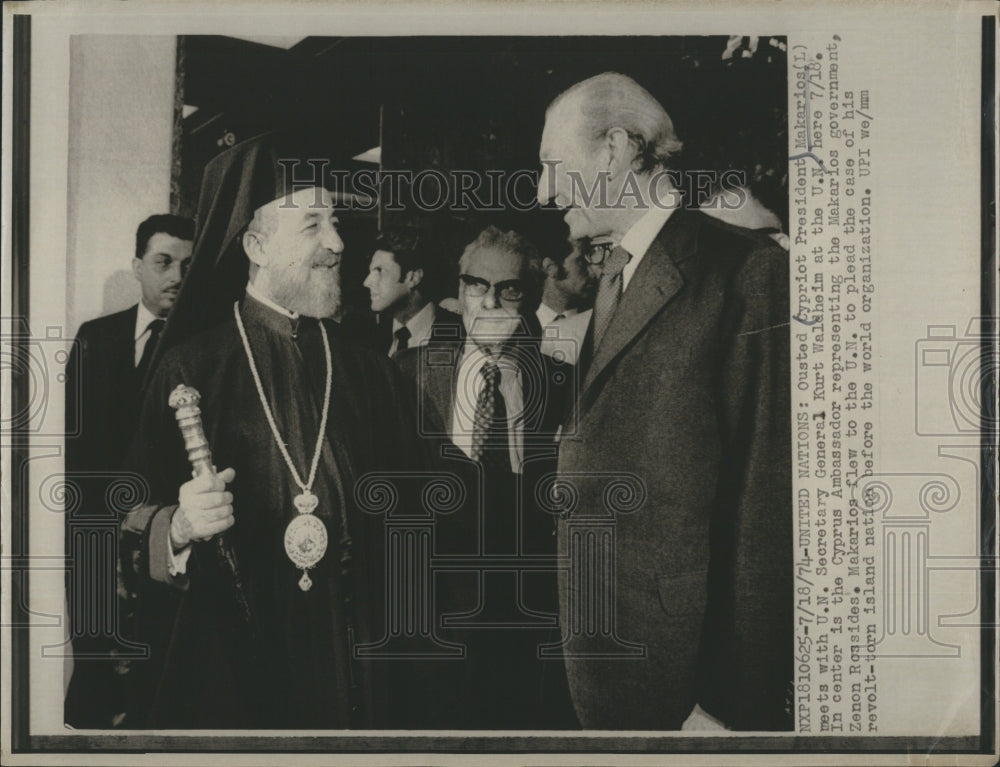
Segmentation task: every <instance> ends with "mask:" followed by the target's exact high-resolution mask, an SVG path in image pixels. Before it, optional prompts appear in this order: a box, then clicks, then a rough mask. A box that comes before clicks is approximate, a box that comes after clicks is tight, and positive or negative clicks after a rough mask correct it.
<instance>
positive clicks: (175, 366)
mask: <svg viewBox="0 0 1000 767" xmlns="http://www.w3.org/2000/svg"><path fill="white" fill-rule="evenodd" d="M240 312H241V317H242V319H243V322H244V325H245V327H246V331H247V336H248V339H249V343H250V347H251V349H252V351H253V355H254V360H255V362H256V365H257V368H258V371H259V373H260V377H261V382H262V384H263V388H264V392H265V394H266V396H267V400H268V403H269V404H270V406H271V408H272V412H273V415H274V419H275V422H276V424H277V427H278V431H279V433H280V434H281V435H282V437H283V438H284V439H285V440H286V445H287V449H288V452H289V454H290V456H291V458H292V461H293V462H294V464H295V466H296V468H297V470H298V471H299V474H300V476H302V477H307V476H308V467H309V462H310V460H311V459H312V455H313V450H314V448H315V445H316V437H317V430H318V425H319V423H320V414H321V408H322V402H323V393H324V387H325V382H326V363H325V355H324V351H323V340H322V337H321V335H320V330H319V322H320V321H319V320H314V319H311V318H307V317H298V318H297V319H292V318H290V317H289V316H286V315H284V314H282V313H279V312H278V311H276V310H275V309H272V308H270V307H268V306H267V305H265V304H264V303H262V302H260V301H258V300H256V299H255V298H253V297H251V296H249V295H248V296H246V297H245V298H244V299H243V301H242V303H241V306H240ZM323 322H324V324H325V326H326V328H327V334H328V337H329V342H330V347H331V354H332V361H333V384H332V387H331V400H330V410H329V422H328V425H327V429H326V435H325V437H324V440H323V443H322V453H321V457H320V463H319V468H318V471H317V473H316V481H315V484H314V485H313V487H312V491H313V493H314V494H315V495H316V496H317V497H318V498H319V506H318V508H317V509H316V511H315V515H316V516H317V517H318V518H319V519H320V520H322V522H323V524H324V525H325V527H326V529H327V532H328V541H329V542H328V549H327V551H326V554H325V556H324V557H323V558H322V560H321V561H320V562H319V564H317V565H316V567H315V568H313V569H312V570H310V577H311V580H312V582H313V585H312V586H311V588H310V589H309V590H308V591H303V590H302V589H301V588H300V586H299V579H300V576H301V571H300V570H298V569H297V568H296V567H295V565H294V564H293V563H292V562H291V561H290V560H289V558H288V556H287V555H286V553H285V549H284V542H283V541H284V532H285V527H286V526H287V525H288V523H289V522H290V521H291V520H292V519H293V518H294V517H295V516H297V511H296V509H295V507H294V505H293V503H292V499H293V498H294V497H295V496H296V495H297V494H298V493H299V492H300V489H299V487H298V486H297V485H296V484H295V482H294V480H293V479H292V477H291V473H290V472H289V469H288V467H287V466H286V464H285V461H284V459H283V457H282V456H281V454H280V452H279V449H278V447H277V445H276V443H275V439H274V437H273V436H272V433H271V430H270V428H269V426H268V424H267V421H266V419H265V414H264V409H263V407H262V405H261V402H260V398H259V396H258V393H257V391H256V388H255V384H254V381H253V378H252V375H251V371H250V366H249V363H248V360H247V355H246V352H245V350H244V348H243V344H242V341H241V339H240V337H239V334H238V330H237V327H236V322H235V319H234V320H231V321H229V322H225V323H223V324H222V325H220V326H218V327H216V328H214V329H212V330H210V331H207V332H205V333H203V334H201V335H199V336H196V337H195V338H194V339H191V340H190V341H188V342H186V343H183V344H181V345H179V346H177V347H175V348H173V349H171V350H170V351H169V352H167V354H166V356H165V357H164V359H163V360H162V362H161V364H160V365H159V369H158V371H157V373H156V375H155V376H154V378H153V380H152V382H151V385H150V389H149V392H148V394H147V397H146V403H145V408H144V410H143V413H142V416H141V419H140V426H139V431H138V433H139V435H140V436H139V439H138V441H137V443H136V445H135V459H136V468H137V470H138V471H139V472H140V473H142V474H143V475H144V476H145V477H146V478H147V479H148V481H149V483H150V491H151V498H152V501H153V502H152V503H151V504H149V505H147V506H145V507H142V508H140V509H138V510H137V511H135V512H133V513H132V515H131V518H130V520H128V522H127V523H126V526H125V531H126V539H128V538H129V537H131V538H132V541H133V545H134V546H135V547H136V549H137V551H138V552H139V556H138V567H137V575H138V578H139V584H138V593H139V597H138V602H139V609H138V610H137V621H138V623H137V629H136V630H137V632H138V633H139V634H140V638H144V639H146V640H147V641H150V642H151V650H152V653H151V658H150V659H149V661H148V667H147V668H146V674H145V680H144V683H140V686H139V688H138V689H137V695H141V696H142V697H144V698H146V700H136V701H135V708H136V709H138V710H140V711H142V712H143V714H144V716H142V717H141V718H140V720H139V722H138V724H139V726H142V724H143V722H144V724H145V725H146V726H149V727H156V728H174V727H178V728H188V727H198V728H202V727H220V728H240V727H248V728H279V727H288V728H343V727H366V728H367V727H397V726H399V727H415V726H445V725H446V724H447V725H450V726H455V724H456V722H455V721H454V720H453V719H451V718H450V716H449V714H447V713H444V714H442V711H441V709H437V710H436V711H435V705H436V703H438V702H441V701H443V697H442V696H445V697H446V695H447V690H439V691H438V692H440V695H439V694H437V693H436V692H435V689H436V688H437V687H438V686H441V685H445V686H447V683H446V680H445V677H443V676H441V675H439V674H433V673H431V668H430V667H429V664H426V663H424V664H409V665H408V664H405V663H401V662H400V661H399V660H383V661H379V660H366V661H356V660H351V651H350V648H351V646H352V645H353V644H354V643H366V642H375V641H377V640H379V639H380V638H381V637H382V636H383V635H384V632H385V629H386V626H385V625H384V624H385V620H384V613H385V609H384V608H385V605H384V598H383V593H384V575H383V572H384V569H383V556H382V552H383V551H384V546H385V524H384V519H383V518H381V517H379V516H376V515H372V514H366V513H362V512H360V511H359V510H358V509H357V507H356V505H355V502H354V495H353V494H354V487H355V482H356V480H357V479H358V478H359V477H361V476H363V475H364V474H365V473H366V472H369V471H376V470H385V469H390V468H391V469H400V470H406V469H415V468H420V463H421V460H422V456H424V455H425V449H424V448H423V447H421V442H420V441H418V440H417V439H416V429H415V424H414V419H413V417H412V415H411V414H410V411H412V408H409V407H404V402H405V403H407V404H409V403H410V402H412V400H411V399H410V397H411V396H412V394H410V393H408V392H407V389H406V384H405V383H404V382H403V381H402V379H401V378H400V377H399V375H398V374H397V373H396V372H395V369H394V368H393V367H392V366H391V363H390V362H389V361H388V360H387V359H385V358H383V357H382V356H381V355H378V354H376V353H374V352H372V351H369V350H367V349H364V348H361V347H360V346H356V345H354V344H352V343H351V342H349V341H347V340H345V339H344V338H342V337H341V336H340V334H339V332H338V329H337V325H336V324H335V323H333V322H330V321H328V320H325V321H323ZM178 384H185V385H187V386H191V387H194V388H195V389H197V390H198V392H199V393H200V394H201V403H200V408H201V411H202V420H203V423H204V429H205V435H206V437H207V439H208V443H209V445H211V447H212V449H213V460H214V462H215V464H216V465H217V466H218V467H219V468H220V469H221V468H223V467H230V466H232V467H234V468H235V470H236V478H235V480H234V481H233V482H232V483H231V484H230V485H229V486H228V489H229V491H230V492H232V494H233V497H234V500H233V508H234V516H235V519H236V524H235V525H234V526H233V528H231V529H230V530H229V531H228V532H227V533H226V536H227V539H228V541H229V543H230V545H231V548H232V550H233V552H234V554H235V557H236V559H237V560H238V562H239V565H240V576H241V580H242V591H243V594H244V596H245V599H246V603H247V605H248V607H249V612H250V619H249V620H247V619H246V618H245V617H244V615H243V613H242V612H241V609H240V606H239V601H238V599H237V597H236V595H235V591H234V583H233V579H232V576H231V574H229V573H228V571H227V570H226V569H225V568H224V567H223V566H222V563H221V560H220V557H219V555H218V552H217V550H216V546H215V542H214V540H213V541H209V542H202V543H194V544H193V550H192V554H191V556H190V559H189V560H188V562H187V564H186V573H184V574H183V575H172V574H171V572H170V570H171V568H170V564H169V559H170V557H169V553H168V552H169V546H170V543H169V526H170V517H171V514H172V512H173V510H174V508H175V504H176V494H177V489H178V487H179V486H180V485H181V484H183V483H184V482H185V481H186V480H187V479H189V478H190V473H191V469H190V465H189V464H188V462H187V458H186V452H185V449H184V446H183V442H182V439H181V436H180V432H179V429H178V427H177V424H176V423H175V416H174V411H173V410H172V409H171V408H170V407H169V405H168V398H169V395H170V393H171V391H172V390H173V389H174V387H175V386H177V385H178ZM168 629H169V634H168V633H167V630H168ZM424 671H426V672H427V673H428V674H430V676H428V677H425V678H421V677H420V674H421V673H422V672H424ZM442 705H443V703H442ZM440 716H444V719H445V720H449V721H442V719H441V718H440Z"/></svg>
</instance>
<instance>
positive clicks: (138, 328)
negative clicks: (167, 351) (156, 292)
mask: <svg viewBox="0 0 1000 767" xmlns="http://www.w3.org/2000/svg"><path fill="white" fill-rule="evenodd" d="M159 319H163V318H162V317H157V316H156V315H155V314H153V313H152V312H151V311H149V309H147V308H146V305H145V304H144V303H143V302H142V301H140V302H139V311H137V312H136V313H135V335H134V336H133V338H135V366H136V367H139V360H141V359H142V353H143V352H144V351H145V350H146V342H147V341H148V340H149V336H150V330H149V324H150V323H151V322H154V321H156V320H159Z"/></svg>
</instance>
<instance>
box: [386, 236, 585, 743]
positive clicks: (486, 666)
mask: <svg viewBox="0 0 1000 767" xmlns="http://www.w3.org/2000/svg"><path fill="white" fill-rule="evenodd" d="M459 270H460V277H459V286H458V300H459V304H460V307H461V316H462V323H463V326H464V328H465V338H464V339H461V340H458V341H450V342H449V341H445V342H443V343H442V342H435V340H434V339H432V340H431V341H430V342H429V343H428V344H427V345H426V346H424V347H421V348H419V349H409V350H406V351H404V352H400V353H399V354H398V355H397V356H396V357H395V360H396V362H397V364H398V365H399V367H400V368H401V369H402V370H403V372H404V373H406V374H408V375H410V376H412V377H413V378H414V380H415V381H416V382H417V383H418V386H419V388H420V390H421V396H422V398H423V406H422V409H421V412H422V423H421V427H422V431H423V433H424V434H428V435H433V434H437V433H440V434H441V435H442V436H445V435H446V436H447V437H448V438H449V440H450V443H451V445H452V448H451V450H452V451H453V453H454V456H455V458H456V459H457V460H456V461H454V462H453V463H452V466H453V467H454V470H455V471H456V472H457V473H459V474H460V475H461V476H463V478H464V481H465V486H466V490H467V493H468V496H469V503H468V504H467V505H466V506H465V507H464V508H463V509H462V510H461V511H459V512H456V514H455V515H454V518H453V519H449V520H443V524H439V526H438V532H439V533H440V537H439V541H441V540H443V539H444V537H445V536H450V540H451V541H452V544H453V546H457V549H455V552H456V553H461V554H464V555H466V557H468V556H469V555H475V559H474V562H476V563H479V565H480V567H479V569H478V571H476V572H468V573H461V574H459V577H461V576H466V583H465V584H464V586H462V587H460V588H459V589H458V590H453V591H452V593H451V596H452V598H453V599H454V598H456V594H457V595H458V596H457V599H458V601H457V602H454V601H453V602H451V607H452V609H451V610H447V609H446V612H450V613H452V615H450V616H449V617H447V619H446V620H445V626H446V627H448V628H449V630H450V632H451V633H450V635H449V636H448V637H447V638H448V639H449V640H452V641H460V642H463V643H465V644H466V645H467V647H468V658H467V659H466V661H465V669H464V673H465V688H466V692H467V694H468V698H467V699H468V709H469V710H468V716H469V726H470V727H473V728H502V729H525V728H535V729H561V728H566V727H575V726H576V722H575V717H574V715H573V713H572V708H571V705H570V702H569V695H568V690H567V689H566V682H565V672H564V668H563V664H562V661H561V659H559V658H558V657H555V658H551V659H541V658H539V653H538V648H539V647H540V646H541V645H545V644H555V643H558V642H559V638H560V637H559V629H558V627H557V625H556V615H555V613H556V611H557V603H556V584H555V563H554V559H553V557H554V554H555V538H554V525H553V517H552V515H550V514H548V513H547V512H546V511H545V510H544V509H541V508H539V506H538V503H537V502H536V500H535V497H536V490H538V489H539V488H540V485H539V483H540V482H541V481H543V478H544V477H545V476H546V475H549V476H551V475H552V473H553V472H554V470H555V456H556V436H557V434H558V433H559V430H560V427H561V423H562V421H563V418H564V415H565V413H566V410H567V408H568V406H569V405H570V403H571V401H572V396H573V388H574V376H573V375H572V371H573V367H572V365H570V364H568V363H566V362H564V361H563V362H560V361H557V360H555V359H553V358H552V357H549V356H547V355H544V354H542V353H541V350H540V348H539V341H540V338H539V331H540V327H539V324H538V320H537V318H536V316H535V309H536V308H537V306H538V301H539V296H540V289H541V282H542V272H541V268H540V263H539V259H538V255H537V251H536V249H535V247H534V246H533V245H532V244H531V243H530V242H528V241H527V240H526V239H525V238H524V237H522V236H521V235H519V234H517V233H516V232H513V231H508V232H504V231H501V230H499V229H497V228H496V227H493V226H490V227H487V228H486V229H485V230H483V231H482V232H481V233H480V234H479V236H478V237H477V238H476V239H475V240H474V241H473V242H471V243H470V244H469V245H468V246H467V247H466V248H465V250H464V252H463V253H462V256H461V259H460V262H459ZM456 541H457V543H455V542H456ZM538 558H542V559H545V558H547V561H548V562H549V568H548V569H547V570H546V569H545V568H535V567H531V568H529V567H527V565H528V564H532V565H534V564H535V563H537V561H538ZM521 564H523V565H525V566H524V567H521ZM470 586H471V588H468V587H470ZM463 589H464V590H463ZM439 604H443V603H442V602H439Z"/></svg>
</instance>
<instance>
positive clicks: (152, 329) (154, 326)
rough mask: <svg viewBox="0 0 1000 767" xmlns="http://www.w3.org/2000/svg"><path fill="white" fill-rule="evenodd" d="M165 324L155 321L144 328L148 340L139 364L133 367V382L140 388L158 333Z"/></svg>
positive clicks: (151, 357) (164, 321)
mask: <svg viewBox="0 0 1000 767" xmlns="http://www.w3.org/2000/svg"><path fill="white" fill-rule="evenodd" d="M165 324H166V320H159V319H157V320H153V321H152V322H150V323H149V324H148V325H147V326H146V329H147V330H148V331H149V338H147V339H146V345H145V346H144V347H143V349H142V357H141V358H140V359H139V364H138V365H136V366H135V381H136V385H137V386H142V382H143V380H145V378H146V371H147V370H149V362H150V360H152V359H153V351H154V350H155V349H156V342H157V341H158V340H159V339H160V331H161V330H163V326H164V325H165Z"/></svg>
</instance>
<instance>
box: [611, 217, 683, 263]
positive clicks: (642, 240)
mask: <svg viewBox="0 0 1000 767" xmlns="http://www.w3.org/2000/svg"><path fill="white" fill-rule="evenodd" d="M673 212H674V209H673V208H672V207H660V206H658V205H651V206H650V207H649V210H647V211H646V212H645V213H643V215H642V218H640V219H639V220H638V221H636V222H635V223H634V224H632V226H631V227H629V230H628V231H627V232H625V236H624V237H622V241H621V242H620V243H618V244H619V245H621V246H622V247H623V248H625V250H627V251H628V252H629V253H631V254H632V260H633V261H637V260H639V259H641V258H642V257H643V256H644V255H646V251H647V250H649V246H650V245H652V244H653V240H655V239H656V235H658V234H659V233H660V230H661V229H662V228H663V225H664V224H665V223H667V219H668V218H670V215H671V214H672V213H673Z"/></svg>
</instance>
